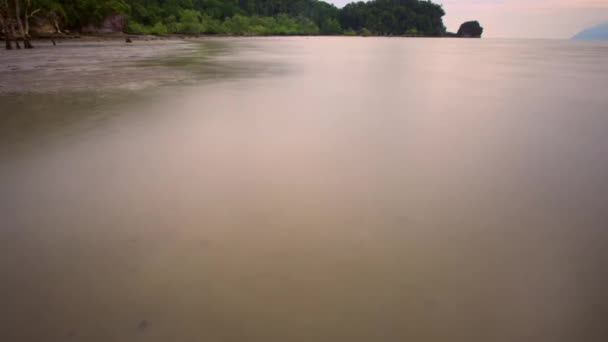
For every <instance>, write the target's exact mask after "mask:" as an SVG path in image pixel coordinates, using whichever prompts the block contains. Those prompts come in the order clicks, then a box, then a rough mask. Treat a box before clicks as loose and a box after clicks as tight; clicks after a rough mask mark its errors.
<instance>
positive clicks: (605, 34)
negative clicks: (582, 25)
mask: <svg viewBox="0 0 608 342" xmlns="http://www.w3.org/2000/svg"><path fill="white" fill-rule="evenodd" d="M572 39H581V40H608V22H607V23H603V24H600V25H597V26H593V27H590V28H588V29H585V30H583V31H581V32H579V33H578V34H576V35H575V36H574V37H572Z"/></svg>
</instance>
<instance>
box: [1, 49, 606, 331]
mask: <svg viewBox="0 0 608 342" xmlns="http://www.w3.org/2000/svg"><path fill="white" fill-rule="evenodd" d="M24 53H25V54H29V55H23V54H24ZM24 56H26V57H24ZM92 56H95V58H93V57H92ZM68 59H69V63H68V62H67V61H68ZM607 60H608V45H606V44H605V43H585V42H570V41H535V40H528V41H517V40H486V39H484V40H460V39H399V38H356V37H353V38H350V37H340V38H338V37H336V38H255V39H217V40H202V41H188V42H177V41H165V42H147V43H142V42H138V43H136V44H134V45H133V46H127V45H123V44H118V43H112V42H104V43H86V44H83V43H69V44H65V45H62V44H60V46H59V47H57V48H51V47H48V46H47V47H45V46H41V47H39V49H36V50H34V52H27V51H26V52H24V51H21V52H16V51H13V52H2V53H1V54H0V66H1V68H2V70H0V76H1V77H0V79H1V80H2V81H0V85H1V86H2V87H0V89H1V90H0V93H1V95H0V108H2V113H1V114H0V120H1V121H0V274H1V275H2V277H1V282H0V303H1V304H0V306H1V309H0V340H2V341H91V342H96V341H100V342H101V341H104V342H105V341H247V342H249V341H261V342H262V341H264V342H269V341H277V342H278V341H281V342H282V341H328V342H329V341H331V342H335V341H351V342H352V341H429V342H434V341H471V342H473V341H479V342H482V341H483V342H487V341H540V342H543V341H546V342H554V341H564V342H571V341H590V342H593V341H598V342H599V341H606V340H607V339H608V330H607V328H606V318H607V317H608V291H606V289H607V288H608V275H607V274H606V269H607V267H608V251H606V245H607V241H608V231H607V230H606V229H607V227H608V211H607V210H606V209H607V208H608V97H607V96H606V95H607V93H606V90H607V89H608V64H607V63H606V61H607ZM9 65H10V66H9Z"/></svg>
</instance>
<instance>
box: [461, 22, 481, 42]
mask: <svg viewBox="0 0 608 342" xmlns="http://www.w3.org/2000/svg"><path fill="white" fill-rule="evenodd" d="M482 34H483V27H481V25H479V22H478V21H467V22H466V23H463V24H462V25H460V28H459V29H458V33H456V36H458V37H462V38H481V35H482Z"/></svg>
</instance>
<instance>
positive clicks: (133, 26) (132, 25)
mask: <svg viewBox="0 0 608 342" xmlns="http://www.w3.org/2000/svg"><path fill="white" fill-rule="evenodd" d="M149 30H150V28H149V27H146V26H145V25H142V24H140V23H138V22H136V21H133V20H129V23H128V24H127V33H131V34H148V33H149Z"/></svg>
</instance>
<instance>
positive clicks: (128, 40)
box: [125, 37, 133, 44]
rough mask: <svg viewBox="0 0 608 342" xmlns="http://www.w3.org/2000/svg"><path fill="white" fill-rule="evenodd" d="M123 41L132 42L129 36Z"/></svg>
mask: <svg viewBox="0 0 608 342" xmlns="http://www.w3.org/2000/svg"><path fill="white" fill-rule="evenodd" d="M125 43H127V44H130V43H133V41H132V40H131V38H129V37H127V38H126V39H125Z"/></svg>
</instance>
